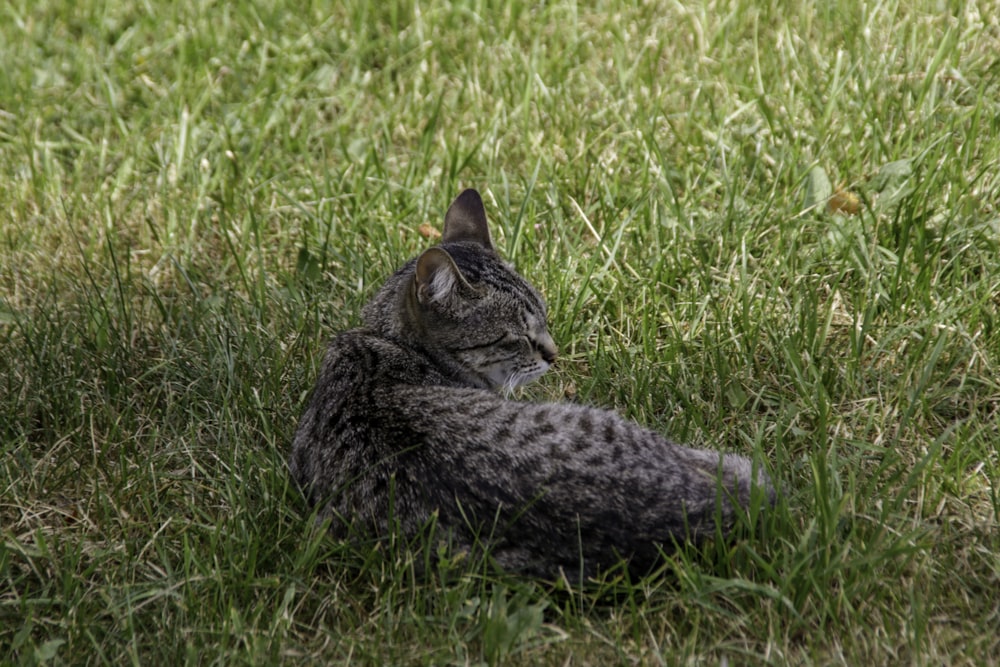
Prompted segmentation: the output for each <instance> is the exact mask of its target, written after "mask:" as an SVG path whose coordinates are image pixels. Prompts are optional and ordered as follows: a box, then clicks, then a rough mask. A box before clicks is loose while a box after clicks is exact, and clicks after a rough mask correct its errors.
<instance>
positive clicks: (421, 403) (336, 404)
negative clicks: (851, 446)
mask: <svg viewBox="0 0 1000 667" xmlns="http://www.w3.org/2000/svg"><path fill="white" fill-rule="evenodd" d="M362 319H363V322H364V326H362V327H361V328H358V329H354V330H351V331H347V332H345V333H341V334H340V335H338V336H336V337H335V338H333V340H332V342H331V343H330V345H329V348H328V350H327V353H326V357H325V358H324V360H323V364H322V369H321V371H320V374H319V378H318V379H317V382H316V386H315V388H314V390H313V393H312V395H311V398H310V399H309V401H308V403H307V405H306V407H305V410H304V412H303V414H302V417H301V419H300V421H299V425H298V428H297V431H296V433H295V436H294V441H293V445H292V452H291V458H290V470H291V473H292V476H293V478H294V479H295V481H296V482H297V483H298V485H299V487H300V488H301V489H302V491H303V492H304V494H305V496H306V499H307V501H308V502H309V503H310V505H312V506H315V505H320V509H319V512H318V514H319V516H320V517H321V518H323V517H329V518H330V519H332V523H331V530H332V531H333V533H334V534H335V535H337V536H338V537H341V538H346V537H347V536H348V535H349V534H350V535H355V534H357V531H361V532H362V533H363V534H366V535H370V536H374V537H385V536H387V535H388V534H389V533H390V531H391V530H393V527H395V528H396V529H401V530H402V531H403V533H404V534H405V535H409V536H413V535H416V534H418V533H419V531H420V530H421V529H422V527H424V526H425V525H426V524H427V523H428V521H430V520H431V519H432V518H436V522H437V523H436V527H437V529H438V530H443V531H444V532H445V534H447V535H448V536H449V539H450V541H451V543H452V544H453V545H454V546H455V548H458V549H464V550H468V549H478V548H480V547H481V546H483V545H484V544H485V546H486V547H488V553H489V554H490V557H491V558H492V559H493V561H494V562H495V564H496V565H498V566H499V567H500V568H501V569H503V570H506V571H510V572H515V573H522V574H525V575H530V576H537V577H542V578H549V579H552V578H556V577H559V576H562V575H563V574H564V573H565V574H568V575H581V576H584V577H593V576H597V575H598V573H599V572H601V571H603V570H607V569H608V568H612V567H615V566H617V565H618V564H619V563H620V562H621V559H623V558H624V559H625V560H626V563H627V566H628V567H629V568H630V569H631V570H633V571H636V572H640V573H643V572H648V571H649V570H650V569H651V568H653V567H655V566H656V564H657V563H658V561H659V558H660V555H661V554H662V553H664V552H669V551H671V550H672V549H673V548H674V547H675V546H676V545H677V544H679V543H682V542H684V541H685V540H692V541H699V540H701V539H703V538H705V537H709V536H712V535H715V534H716V523H717V521H721V523H720V526H719V527H720V528H721V529H722V531H723V533H726V532H728V531H729V529H730V528H731V526H732V525H733V523H734V521H735V517H736V514H737V513H738V512H742V511H745V510H746V508H747V507H748V506H749V502H750V495H751V487H754V486H757V487H760V488H761V489H762V490H763V493H764V494H765V497H766V499H767V501H768V502H772V503H773V501H774V498H775V490H774V487H773V486H772V484H771V482H770V480H769V478H768V477H767V476H766V474H764V473H763V472H762V471H760V470H756V469H755V468H754V466H752V464H751V462H750V461H749V460H748V459H746V458H744V457H741V456H738V455H733V454H720V453H718V452H713V451H708V450H699V449H691V448H687V447H682V446H680V445H677V444H674V443H673V442H671V441H669V440H668V439H666V438H665V437H663V436H662V435H660V434H658V433H656V432H653V431H651V430H648V429H646V428H643V427H642V426H640V425H638V424H636V423H633V422H631V421H628V420H626V419H624V418H623V417H621V416H619V415H618V414H617V413H615V412H612V411H608V410H601V409H597V408H593V407H587V406H583V405H578V404H563V403H529V402H519V401H515V400H509V399H507V398H505V397H504V396H503V395H502V394H501V393H500V392H498V389H499V390H503V389H510V388H512V387H515V386H518V385H522V384H524V383H527V382H530V381H531V380H534V379H535V378H537V377H539V376H540V375H542V374H543V373H544V372H545V371H547V370H548V369H549V368H550V367H551V366H552V364H553V363H554V362H555V360H556V355H557V349H556V344H555V342H554V341H553V339H552V337H551V336H550V335H549V332H548V329H547V326H546V308H545V303H544V301H543V300H542V297H541V296H540V295H539V293H538V292H537V291H536V290H535V288H533V287H532V286H531V285H530V284H528V282H527V281H525V280H524V279H523V278H522V277H521V276H520V275H518V274H517V273H516V272H515V271H514V269H513V268H512V267H511V266H509V265H508V264H507V263H506V262H504V261H503V260H502V259H501V258H500V256H499V255H498V254H497V252H496V249H495V248H494V246H493V242H492V240H491V238H490V233H489V229H488V228H487V222H486V211H485V208H484V206H483V202H482V199H481V197H480V195H479V193H478V192H476V191H475V190H466V191H465V192H463V193H462V194H460V195H459V196H458V197H457V198H456V199H455V201H454V202H453V203H452V204H451V206H450V208H449V209H448V211H447V213H446V215H445V221H444V230H443V232H442V236H441V242H440V244H439V245H437V246H435V247H431V248H430V249H428V250H426V251H424V252H423V254H421V255H420V256H419V257H417V258H416V259H412V260H410V261H409V262H407V263H406V264H405V265H404V266H403V267H402V268H400V269H399V270H398V271H397V272H396V273H395V274H393V275H392V276H391V277H390V278H389V279H388V280H387V281H386V283H385V285H384V286H383V287H382V288H381V289H380V290H379V291H378V292H377V293H376V294H375V296H374V298H373V299H372V300H371V301H370V302H369V303H368V304H367V305H366V306H365V307H364V308H363V310H362Z"/></svg>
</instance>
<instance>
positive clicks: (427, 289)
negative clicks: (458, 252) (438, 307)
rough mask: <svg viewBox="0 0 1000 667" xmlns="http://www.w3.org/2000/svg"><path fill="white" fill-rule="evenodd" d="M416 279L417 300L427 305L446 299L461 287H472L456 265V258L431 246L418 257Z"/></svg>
mask: <svg viewBox="0 0 1000 667" xmlns="http://www.w3.org/2000/svg"><path fill="white" fill-rule="evenodd" d="M414 280H415V281H416V285H417V300H418V301H420V303H422V304H425V305H426V304H428V303H434V302H438V301H444V300H445V299H448V298H450V297H451V295H452V294H454V293H455V292H456V291H457V290H459V289H469V290H471V289H472V287H471V286H470V285H469V283H468V282H466V280H465V277H464V276H463V275H462V272H461V271H459V270H458V267H457V266H455V260H453V259H452V258H451V255H449V254H448V253H447V252H446V251H444V250H442V249H441V248H429V249H427V250H425V251H424V252H423V254H422V255H420V257H418V258H417V270H416V275H415V276H414Z"/></svg>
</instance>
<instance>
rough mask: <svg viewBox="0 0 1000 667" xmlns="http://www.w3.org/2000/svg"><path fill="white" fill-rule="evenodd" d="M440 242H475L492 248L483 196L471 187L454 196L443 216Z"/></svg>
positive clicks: (488, 248)
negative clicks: (442, 230)
mask: <svg viewBox="0 0 1000 667" xmlns="http://www.w3.org/2000/svg"><path fill="white" fill-rule="evenodd" d="M441 242H442V243H475V244H477V245H480V246H482V247H483V248H486V249H487V250H493V242H492V241H491V240H490V229H489V227H488V226H487V225H486V208H484V207H483V198H482V197H480V196H479V193H478V192H476V191H475V190H472V189H471V188H470V189H469V190H466V191H465V192H463V193H462V194H460V195H458V197H456V198H455V201H453V202H452V203H451V206H449V207H448V212H447V213H446V214H445V216H444V232H443V233H442V235H441Z"/></svg>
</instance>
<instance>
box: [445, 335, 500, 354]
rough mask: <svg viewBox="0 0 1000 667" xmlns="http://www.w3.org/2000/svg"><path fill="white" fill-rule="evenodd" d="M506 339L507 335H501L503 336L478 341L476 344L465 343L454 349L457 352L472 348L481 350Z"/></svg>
mask: <svg viewBox="0 0 1000 667" xmlns="http://www.w3.org/2000/svg"><path fill="white" fill-rule="evenodd" d="M506 340H507V336H506V335H503V336H500V337H499V338H497V339H496V340H491V341H490V342H488V343H479V344H477V345H467V346H465V347H456V348H455V350H456V351H458V352H470V351H472V350H483V349H485V348H488V347H496V346H497V345H500V344H501V343H503V342H504V341H506Z"/></svg>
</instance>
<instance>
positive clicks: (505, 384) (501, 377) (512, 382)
mask: <svg viewBox="0 0 1000 667" xmlns="http://www.w3.org/2000/svg"><path fill="white" fill-rule="evenodd" d="M549 366H550V364H547V363H545V362H539V363H537V364H535V366H534V367H532V368H529V369H527V370H517V371H505V370H501V369H496V370H493V371H491V372H489V373H488V374H487V377H488V378H489V380H490V383H491V384H492V385H493V387H494V388H495V389H497V390H498V391H500V392H502V393H505V394H506V393H510V392H511V391H513V390H514V389H516V388H517V387H523V386H524V385H526V384H530V383H532V382H534V381H535V380H537V379H538V378H540V377H542V376H543V375H545V372H546V371H547V370H549Z"/></svg>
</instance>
